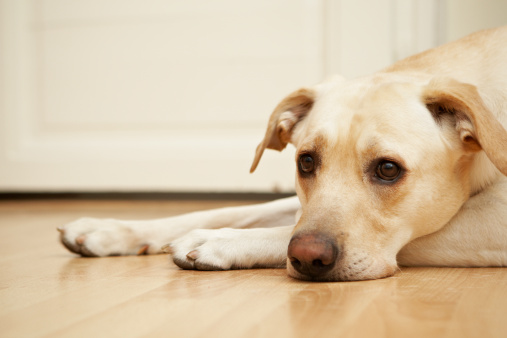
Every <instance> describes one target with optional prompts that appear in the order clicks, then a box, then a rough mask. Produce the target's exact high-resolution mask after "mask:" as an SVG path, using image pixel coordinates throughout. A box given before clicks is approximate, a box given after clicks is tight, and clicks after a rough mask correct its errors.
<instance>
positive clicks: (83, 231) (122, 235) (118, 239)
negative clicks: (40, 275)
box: [58, 218, 150, 257]
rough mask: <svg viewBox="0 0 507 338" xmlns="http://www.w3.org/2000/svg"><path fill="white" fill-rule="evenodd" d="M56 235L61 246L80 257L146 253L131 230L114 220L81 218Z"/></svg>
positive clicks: (145, 247) (147, 249) (147, 247)
mask: <svg viewBox="0 0 507 338" xmlns="http://www.w3.org/2000/svg"><path fill="white" fill-rule="evenodd" d="M58 231H59V232H60V241H61V242H62V244H63V245H64V246H65V247H66V248H67V249H68V250H70V251H72V252H74V253H77V254H79V255H81V256H86V257H104V256H119V255H140V254H144V253H148V251H149V250H150V247H149V245H147V243H142V242H141V241H140V239H139V236H137V235H136V233H135V232H134V230H133V229H132V228H131V227H128V226H127V225H125V224H123V223H122V222H121V221H118V220H114V219H95V218H81V219H79V220H77V221H74V222H71V223H68V224H66V225H64V226H62V227H58Z"/></svg>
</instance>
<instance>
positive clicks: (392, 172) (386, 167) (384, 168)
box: [375, 161, 401, 181]
mask: <svg viewBox="0 0 507 338" xmlns="http://www.w3.org/2000/svg"><path fill="white" fill-rule="evenodd" d="M400 172H401V169H400V167H399V166H398V165H397V164H396V163H394V162H391V161H382V162H380V163H379V164H378V166H377V170H376V171H375V175H376V176H377V177H378V178H380V179H382V180H384V181H394V180H395V179H396V178H398V176H399V175H400Z"/></svg>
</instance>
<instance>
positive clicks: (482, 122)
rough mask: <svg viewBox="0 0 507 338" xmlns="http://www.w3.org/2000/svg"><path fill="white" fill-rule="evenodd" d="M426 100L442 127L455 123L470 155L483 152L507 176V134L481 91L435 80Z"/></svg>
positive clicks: (449, 81)
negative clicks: (482, 96) (481, 94)
mask: <svg viewBox="0 0 507 338" xmlns="http://www.w3.org/2000/svg"><path fill="white" fill-rule="evenodd" d="M423 100H424V102H425V104H426V107H427V108H428V109H429V111H430V112H431V113H432V114H433V117H434V118H435V120H436V121H437V122H439V123H443V122H444V121H448V120H449V117H451V118H450V121H453V123H454V126H455V128H456V130H457V132H458V133H459V137H460V139H461V142H462V144H463V147H464V149H465V150H466V151H469V152H475V151H479V150H483V151H484V152H485V153H486V155H487V156H488V158H489V159H490V160H491V162H492V163H493V164H494V165H495V166H496V167H497V168H498V170H500V171H501V172H502V173H503V174H504V175H507V131H506V130H505V129H504V127H503V126H502V125H501V124H500V122H499V121H498V119H497V118H496V117H495V116H494V115H493V113H492V112H491V111H490V110H489V109H488V108H487V107H486V105H485V104H484V102H483V100H482V98H481V96H480V95H479V92H478V91H477V88H476V87H475V86H473V85H470V84H466V83H462V82H459V81H456V80H453V79H448V78H446V79H434V80H432V81H431V82H430V83H429V84H428V86H427V87H426V88H425V90H424V93H423Z"/></svg>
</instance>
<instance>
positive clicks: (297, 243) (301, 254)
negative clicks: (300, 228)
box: [287, 233, 338, 277]
mask: <svg viewBox="0 0 507 338" xmlns="http://www.w3.org/2000/svg"><path fill="white" fill-rule="evenodd" d="M287 256H288V258H289V260H290V263H291V265H292V266H293V267H294V269H296V271H298V272H299V273H301V274H303V275H306V276H309V277H319V276H322V275H324V274H325V273H326V272H328V271H329V270H331V269H332V268H333V266H334V265H335V262H336V259H337V257H338V247H337V246H336V244H335V243H334V241H333V240H332V239H331V238H329V237H327V236H325V235H323V234H311V233H310V234H298V235H295V236H294V237H292V239H291V241H290V243H289V249H288V252H287Z"/></svg>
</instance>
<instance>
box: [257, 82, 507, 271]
mask: <svg viewBox="0 0 507 338" xmlns="http://www.w3.org/2000/svg"><path fill="white" fill-rule="evenodd" d="M288 143H292V144H294V146H295V147H296V149H297V151H296V158H295V162H296V170H297V179H296V190H297V194H298V196H299V199H300V201H301V205H302V210H301V211H302V212H301V216H300V218H299V220H298V222H297V226H296V228H295V231H294V234H293V237H292V239H291V242H290V245H289V248H288V262H287V263H288V264H287V265H288V270H289V274H290V275H291V276H293V277H296V278H300V279H310V280H329V281H335V280H362V279H374V278H381V277H387V276H390V275H392V274H393V273H394V272H395V270H396V269H397V263H396V255H397V253H398V252H399V251H400V249H401V248H402V247H403V246H404V245H405V244H407V243H408V242H409V241H411V240H413V239H415V238H417V237H420V236H424V235H427V234H430V233H433V232H435V231H437V230H439V229H441V228H442V227H443V226H444V225H445V224H446V223H447V222H448V221H449V220H450V219H451V218H452V217H453V215H455V214H456V213H457V212H458V210H459V209H460V207H461V206H462V205H463V203H464V202H465V201H466V200H467V199H468V198H469V197H470V195H471V194H473V193H475V192H477V191H478V190H480V189H481V185H485V184H487V183H488V180H492V179H493V178H494V177H495V176H496V175H498V170H499V171H501V172H502V173H503V174H507V132H506V131H505V129H504V128H503V127H502V126H501V125H500V123H499V122H498V120H496V119H495V117H494V116H493V114H492V113H491V112H490V111H489V110H488V109H487V108H486V105H485V104H484V102H483V100H482V99H481V97H480V96H479V94H478V92H477V89H476V88H475V87H474V86H472V85H468V84H464V83H460V82H457V81H454V80H451V79H435V80H432V81H430V82H429V83H428V82H426V83H423V84H414V81H401V80H400V79H393V78H392V75H384V76H377V77H375V78H373V79H369V80H356V81H354V82H345V81H334V82H329V83H326V84H322V85H319V86H316V87H315V88H312V89H301V90H299V91H296V92H294V93H292V94H291V95H289V96H288V97H287V98H285V99H284V100H283V101H282V102H281V103H280V104H279V105H278V107H277V108H276V109H275V111H274V112H273V114H272V116H271V118H270V121H269V124H268V129H267V132H266V136H265V138H264V140H263V141H262V142H261V144H260V145H259V146H258V148H257V152H256V156H255V159H254V163H253V165H252V171H253V170H255V168H256V166H257V164H258V162H259V160H260V158H261V156H262V153H263V151H264V149H265V148H270V149H275V150H282V149H284V148H285V146H286V145H287V144H288ZM486 156H487V158H486ZM486 162H487V163H486ZM484 163H486V165H485V164H484ZM491 163H492V164H491ZM478 171H482V172H481V173H480V174H479V173H478ZM477 177H481V179H479V180H478V179H477Z"/></svg>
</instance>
